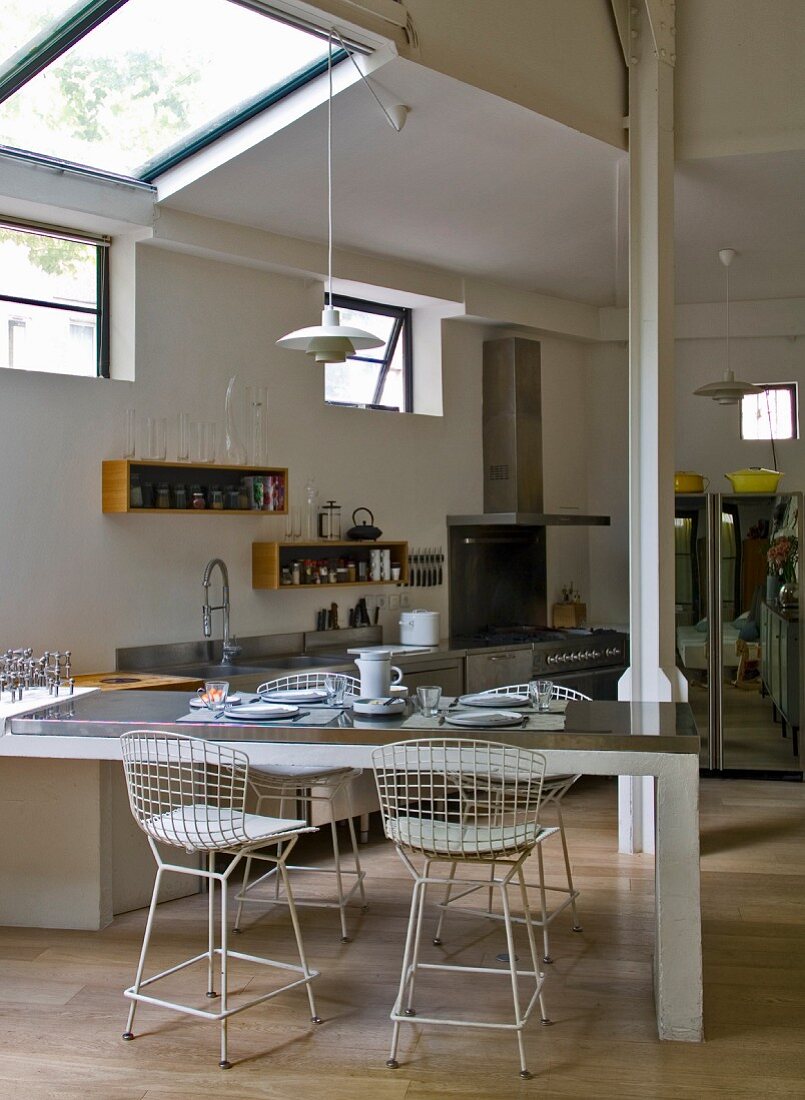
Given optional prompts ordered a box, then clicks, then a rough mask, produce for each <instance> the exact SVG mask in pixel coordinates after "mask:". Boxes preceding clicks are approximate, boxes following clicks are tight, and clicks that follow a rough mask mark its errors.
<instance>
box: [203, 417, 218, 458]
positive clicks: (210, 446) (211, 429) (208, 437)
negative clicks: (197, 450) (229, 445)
mask: <svg viewBox="0 0 805 1100" xmlns="http://www.w3.org/2000/svg"><path fill="white" fill-rule="evenodd" d="M201 450H202V455H201V461H202V462H215V423H214V421H208V422H206V423H204V424H202V425H201Z"/></svg>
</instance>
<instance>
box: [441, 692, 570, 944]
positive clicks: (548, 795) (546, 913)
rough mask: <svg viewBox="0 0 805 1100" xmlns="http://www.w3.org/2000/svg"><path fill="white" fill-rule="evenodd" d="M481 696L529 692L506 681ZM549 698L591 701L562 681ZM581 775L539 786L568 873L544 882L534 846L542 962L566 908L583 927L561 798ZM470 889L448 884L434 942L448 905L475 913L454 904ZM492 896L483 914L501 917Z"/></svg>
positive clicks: (548, 780)
mask: <svg viewBox="0 0 805 1100" xmlns="http://www.w3.org/2000/svg"><path fill="white" fill-rule="evenodd" d="M480 694H481V695H506V694H519V695H527V694H528V684H509V685H507V686H506V687H496V688H489V689H487V690H486V691H482V692H480ZM551 698H552V699H558V700H564V701H573V702H590V701H591V700H590V696H589V695H584V694H583V693H582V692H580V691H576V690H575V689H574V688H568V687H564V686H563V685H562V684H554V685H553V691H552V692H551ZM579 778H580V775H578V774H577V775H546V776H545V779H544V782H543V785H542V806H543V807H545V806H554V807H555V809H556V823H557V826H558V835H559V838H560V840H561V843H562V854H563V856H564V862H565V874H566V876H567V886H549V885H547V884H546V882H545V865H544V859H543V855H542V846H541V845H539V846H538V847H537V868H538V874H539V881H538V882H537V883H536V884H532V883H527V886H528V887H529V888H532V889H534V890H538V891H539V897H540V912H539V916H536V915H532V917H531V920H532V923H533V924H534V925H536V927H537V928H541V929H542V946H543V956H542V961H543V962H544V963H552V962H553V958H552V957H551V950H550V936H549V932H548V928H549V926H550V924H551V923H552V922H553V921H554V920H555V919H556V917H558V916H559V914H560V913H562V912H564V910H565V909H567V908H568V906H569V907H570V912H571V918H572V924H571V928H572V930H573V931H574V932H581V931H582V926H581V924H580V923H579V916H578V909H577V907H576V898H577V897H578V896H579V891H578V890H577V889H576V887H575V886H574V885H573V872H572V869H571V866H570V852H569V849H568V845H567V836H566V834H565V822H564V818H563V816H562V799H563V798H564V797H565V795H566V794H567V792H568V791H569V790H570V788H571V787H572V786H573V784H574V783H575V782H576V780H577V779H579ZM556 833H557V830H553V831H552V834H551V835H556ZM470 892H471V891H464V892H463V893H461V894H458V895H453V894H452V890H451V888H450V887H448V889H447V892H446V894H445V898H444V900H443V901H442V902H441V906H440V907H441V912H440V914H439V921H438V924H437V926H436V932H435V934H434V943H441V936H442V927H443V924H444V915H445V913H446V911H447V907H448V906H450V907H451V908H453V909H461V911H462V912H471V913H478V912H479V910H478V909H463V908H462V907H460V906H457V905H456V904H455V903H456V901H459V900H460V899H461V898H462V897H465V896H466V895H467V894H468V893H470ZM549 892H550V893H552V894H557V893H558V894H564V895H565V896H564V898H563V899H562V901H561V902H560V903H559V904H558V905H556V906H555V907H553V908H549V907H548V901H547V894H548V893H549ZM492 898H493V891H492V890H491V889H490V890H489V892H488V894H487V908H486V910H485V911H484V915H485V916H487V917H491V918H494V919H497V920H501V919H502V916H501V914H500V913H495V912H493V910H492ZM523 919H524V918H522V917H517V916H515V917H512V920H514V921H515V922H517V923H519V922H522V920H523Z"/></svg>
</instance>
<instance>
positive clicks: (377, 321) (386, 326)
mask: <svg viewBox="0 0 805 1100" xmlns="http://www.w3.org/2000/svg"><path fill="white" fill-rule="evenodd" d="M338 309H339V312H340V314H341V324H342V325H344V326H345V327H349V328H362V329H363V331H364V332H371V334H372V336H376V337H377V338H378V340H382V341H383V346H382V347H377V348H369V349H368V350H367V352H366V356H365V357H366V358H367V359H385V358H386V355H387V354H388V342H389V337H390V336H391V331H392V329H393V328H394V318H393V317H386V316H383V314H380V313H368V312H366V313H364V311H363V310H360V309H346V308H344V306H339V307H338ZM361 358H364V357H363V356H361Z"/></svg>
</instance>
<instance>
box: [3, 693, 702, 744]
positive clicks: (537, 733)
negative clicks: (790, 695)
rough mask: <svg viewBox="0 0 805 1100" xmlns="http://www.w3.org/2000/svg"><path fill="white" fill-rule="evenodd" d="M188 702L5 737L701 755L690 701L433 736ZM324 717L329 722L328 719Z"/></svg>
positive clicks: (15, 723) (24, 723)
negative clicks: (256, 715) (428, 740)
mask: <svg viewBox="0 0 805 1100" xmlns="http://www.w3.org/2000/svg"><path fill="white" fill-rule="evenodd" d="M189 700H190V696H189V695H188V694H187V692H184V691H181V692H177V691H115V692H98V693H96V694H94V695H88V696H81V697H79V698H75V699H69V698H67V699H62V700H60V701H59V702H58V703H56V702H54V703H52V704H50V705H48V706H45V707H42V708H41V709H40V710H38V711H34V712H32V713H31V714H27V715H24V716H21V717H18V718H12V719H10V721H9V724H8V726H7V730H6V732H7V734H9V735H10V736H13V735H15V734H16V735H27V736H48V737H54V736H57V737H106V738H117V737H119V736H120V734H122V733H125V732H126V730H130V729H135V728H149V727H150V728H153V729H163V730H167V731H170V732H172V733H183V734H189V735H191V736H195V737H206V738H209V739H210V740H215V741H234V742H238V743H241V744H242V743H248V742H256V743H273V744H288V745H299V744H306V745H380V744H388V743H390V742H392V741H402V740H410V739H414V738H418V737H428V736H430V737H433V736H437V737H451V738H455V737H464V738H467V737H471V738H474V739H475V740H488V741H496V742H499V743H504V744H512V745H520V746H523V747H529V748H545V749H549V748H555V749H578V750H586V751H590V750H593V751H612V752H649V753H698V751H699V734H698V731H697V729H696V724H695V722H694V720H693V713H692V711H691V709H690V706H689V705H688V704H687V703H618V702H609V701H601V702H570V703H569V704H568V707H567V712H566V722H565V729H564V730H561V731H555V732H548V731H543V730H520V729H508V730H506V729H489V730H485V729H478V730H473V731H469V730H467V731H464V730H457V729H455V728H452V727H449V726H443V727H441V728H440V730H439V732H438V733H434V731H432V730H430V731H425V730H416V729H405V728H403V722H404V721H405V719H406V717H407V716H408V715H410V713H411V710H410V704H409V705H408V707H407V708H406V712H405V713H404V714H398V715H390V716H389V717H383V718H371V717H368V716H363V715H361V716H358V715H354V716H353V714H352V711H350V710H346V711H344V712H343V713H342V714H340V715H338V716H337V717H335V718H331V719H330V720H329V721H324V720H323V722H322V724H321V725H319V724H317V723H316V721H315V708H313V709H311V711H310V714H309V715H307V716H306V717H305V724H304V725H295V724H289V723H287V722H286V723H285V724H282V723H279V722H261V723H260V722H251V723H246V722H244V723H243V724H242V725H241V724H238V725H234V724H226V725H221V724H216V723H215V722H214V721H204V720H203V718H204V716H203V715H202V714H200V715H199V722H198V723H197V724H196V723H192V724H191V723H186V722H183V723H178V722H177V719H179V718H180V717H181V716H182V715H185V714H187V712H188V709H189ZM323 719H324V716H323Z"/></svg>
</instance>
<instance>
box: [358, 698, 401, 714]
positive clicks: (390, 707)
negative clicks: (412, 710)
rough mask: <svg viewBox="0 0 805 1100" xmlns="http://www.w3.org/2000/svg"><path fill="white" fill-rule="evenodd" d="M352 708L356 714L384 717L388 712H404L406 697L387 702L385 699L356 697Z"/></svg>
mask: <svg viewBox="0 0 805 1100" xmlns="http://www.w3.org/2000/svg"><path fill="white" fill-rule="evenodd" d="M352 709H353V710H354V711H355V713H356V714H374V715H375V716H377V717H381V718H382V717H383V715H387V714H402V712H403V711H404V710H405V700H404V699H394V698H393V697H392V701H391V702H390V703H387V702H386V701H385V700H384V699H382V698H380V699H369V698H364V699H356V700H355V701H354V702H353V704H352Z"/></svg>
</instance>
